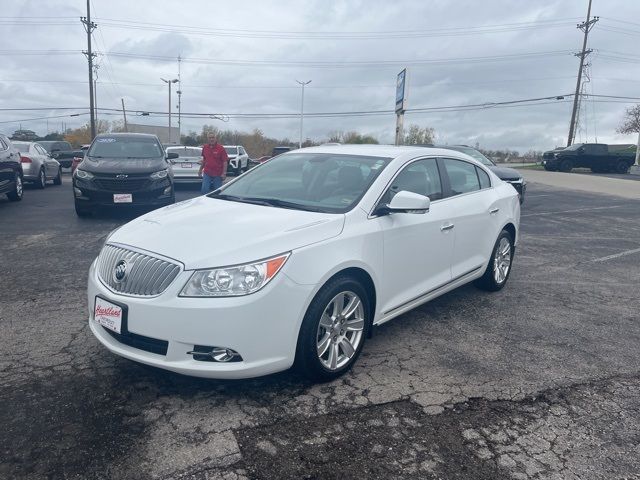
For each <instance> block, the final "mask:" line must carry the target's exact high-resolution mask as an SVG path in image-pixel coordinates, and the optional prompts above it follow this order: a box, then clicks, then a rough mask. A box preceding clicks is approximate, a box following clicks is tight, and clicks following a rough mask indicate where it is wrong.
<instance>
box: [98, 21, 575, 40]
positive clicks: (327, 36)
mask: <svg viewBox="0 0 640 480" xmlns="http://www.w3.org/2000/svg"><path fill="white" fill-rule="evenodd" d="M99 20H100V24H101V25H104V26H106V27H111V28H121V29H129V30H151V31H160V32H167V33H181V34H190V35H205V36H218V37H236V38H261V39H306V40H340V39H348V40H358V39H362V40H375V39H387V40H388V39H394V38H424V37H442V36H468V35H477V34H485V33H504V32H514V31H521V30H531V29H535V28H555V27H564V26H567V25H572V24H573V22H574V21H575V20H576V18H567V19H553V20H540V21H532V22H518V23H503V24H497V25H481V26H467V27H448V28H435V29H426V30H388V31H351V32H349V31H346V32H345V31H340V32H338V31H315V32H314V31H282V30H245V29H212V28H205V27H197V26H193V25H176V24H163V23H151V22H138V21H131V20H119V19H112V18H100V19H99Z"/></svg>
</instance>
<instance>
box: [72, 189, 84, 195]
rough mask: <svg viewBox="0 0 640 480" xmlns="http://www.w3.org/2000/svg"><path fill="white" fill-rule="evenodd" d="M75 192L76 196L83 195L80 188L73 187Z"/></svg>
mask: <svg viewBox="0 0 640 480" xmlns="http://www.w3.org/2000/svg"><path fill="white" fill-rule="evenodd" d="M73 194H74V195H75V196H76V197H81V196H82V190H80V189H79V188H76V187H73Z"/></svg>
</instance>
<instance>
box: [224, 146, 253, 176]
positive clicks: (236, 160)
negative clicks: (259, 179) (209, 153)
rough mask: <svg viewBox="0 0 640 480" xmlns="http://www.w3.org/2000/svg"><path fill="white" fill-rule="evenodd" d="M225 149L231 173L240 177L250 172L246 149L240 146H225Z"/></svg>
mask: <svg viewBox="0 0 640 480" xmlns="http://www.w3.org/2000/svg"><path fill="white" fill-rule="evenodd" d="M224 149H225V150H226V151H227V155H228V156H229V172H233V173H235V174H236V175H240V174H241V173H244V172H246V171H247V170H249V155H248V154H247V151H246V150H245V149H244V147H242V146H240V145H225V146H224Z"/></svg>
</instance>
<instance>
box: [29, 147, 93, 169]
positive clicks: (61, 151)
mask: <svg viewBox="0 0 640 480" xmlns="http://www.w3.org/2000/svg"><path fill="white" fill-rule="evenodd" d="M38 143H39V144H40V145H42V147H43V148H44V149H45V150H46V151H47V153H49V155H51V156H52V157H53V158H55V159H56V160H57V161H58V162H59V163H60V165H61V166H62V167H64V168H69V167H71V163H72V162H73V158H74V157H84V150H80V149H77V150H76V149H74V148H73V147H72V146H71V144H70V143H69V142H63V141H57V140H56V141H49V140H47V141H42V142H38Z"/></svg>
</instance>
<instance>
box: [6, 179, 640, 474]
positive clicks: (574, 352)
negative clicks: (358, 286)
mask: <svg viewBox="0 0 640 480" xmlns="http://www.w3.org/2000/svg"><path fill="white" fill-rule="evenodd" d="M196 194H197V190H195V189H185V188H183V189H182V190H181V191H179V192H178V199H179V200H180V199H185V198H188V197H192V196H195V195H196ZM639 208H640V202H638V201H635V200H628V199H621V198H617V197H610V196H603V195H590V194H586V193H583V192H575V191H563V190H559V189H557V188H552V187H545V186H543V185H540V184H535V183H532V184H530V186H529V189H528V198H527V201H526V203H525V205H524V207H523V210H522V225H521V228H522V230H521V231H522V236H521V242H520V245H519V247H518V250H517V252H516V257H515V262H514V270H513V272H512V275H511V278H510V282H509V284H508V285H507V287H506V288H505V289H504V290H503V291H501V292H498V293H494V294H487V293H485V292H481V291H479V290H476V289H475V288H474V287H472V286H465V287H462V288H460V289H458V290H456V291H454V292H451V293H449V294H447V295H445V296H443V297H440V298H439V299H436V300H435V301H433V302H431V303H429V304H427V305H424V306H422V307H419V308H417V309H415V310H413V311H411V312H409V313H407V314H405V315H403V316H402V317H399V318H398V319H396V320H394V321H392V322H389V323H387V324H385V325H383V326H381V327H379V328H377V329H376V331H375V333H374V337H373V338H372V339H369V340H368V341H367V343H366V345H365V349H364V351H363V353H362V355H361V357H360V359H359V361H358V363H357V364H356V366H355V368H354V369H353V371H352V372H350V373H349V374H347V375H345V376H344V377H342V378H341V379H339V380H337V381H335V382H331V383H326V384H318V385H312V384H309V383H308V382H306V381H305V380H303V379H301V378H300V377H298V376H296V375H295V374H293V373H291V372H283V373H280V374H277V375H272V376H269V377H264V378H259V379H252V380H244V381H212V380H202V379H194V378H189V377H182V376H179V375H175V374H172V373H169V372H165V371H160V370H157V369H154V368H151V367H146V366H143V365H138V364H136V363H133V362H130V361H128V360H125V359H122V358H119V357H116V356H114V355H112V354H110V353H109V352H108V351H107V350H105V349H104V348H102V347H101V346H100V345H99V344H98V342H97V341H96V340H95V339H94V338H93V337H92V335H91V333H90V331H89V328H88V325H87V305H86V298H85V284H86V274H87V270H88V267H89V264H90V263H91V261H92V260H93V258H94V257H95V255H96V254H97V253H98V251H99V249H100V247H101V245H102V242H103V241H104V238H105V236H106V234H107V233H108V232H109V231H110V230H112V229H113V228H115V227H116V226H118V225H120V224H121V223H123V222H125V221H127V219H128V218H131V216H125V215H122V214H118V215H116V214H110V215H105V216H100V217H97V218H89V219H78V218H76V217H75V214H74V212H73V202H72V195H71V186H70V179H69V177H68V176H65V177H64V184H63V186H61V187H53V186H48V187H47V188H46V189H45V190H44V191H37V190H34V189H27V191H26V192H25V198H24V201H23V202H21V203H19V204H15V203H9V202H7V201H6V200H4V198H3V199H0V225H2V228H1V229H0V245H1V246H0V272H1V273H2V274H1V275H0V292H1V296H0V328H1V331H2V342H0V349H1V355H0V400H1V403H0V404H1V405H2V408H1V409H0V425H2V429H0V458H1V459H2V460H1V461H0V478H25V479H48V478H52V479H55V478H69V479H76V478H77V479H102V478H110V479H125V478H144V479H146V478H149V479H173V478H179V479H242V478H265V479H270V478H272V479H281V478H315V479H320V478H322V479H324V478H491V479H502V478H505V479H507V478H513V479H529V478H532V479H547V478H548V479H611V478H620V479H623V478H626V479H631V478H640V411H639V410H640V368H639V367H640V355H639V353H640V347H639V345H640V324H639V322H638V318H639V315H638V310H639V307H640V299H639V295H638V289H639V288H640V251H638V252H635V253H634V250H637V249H638V248H639V247H640V215H638V211H639ZM618 255H619V256H618ZM265 321H268V319H265Z"/></svg>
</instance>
